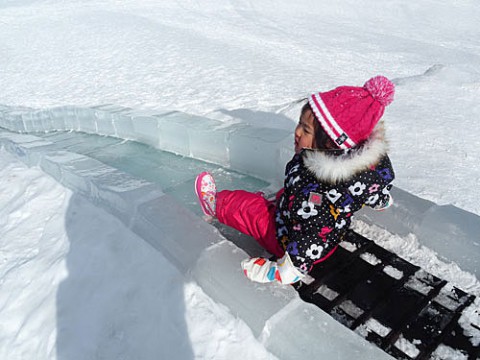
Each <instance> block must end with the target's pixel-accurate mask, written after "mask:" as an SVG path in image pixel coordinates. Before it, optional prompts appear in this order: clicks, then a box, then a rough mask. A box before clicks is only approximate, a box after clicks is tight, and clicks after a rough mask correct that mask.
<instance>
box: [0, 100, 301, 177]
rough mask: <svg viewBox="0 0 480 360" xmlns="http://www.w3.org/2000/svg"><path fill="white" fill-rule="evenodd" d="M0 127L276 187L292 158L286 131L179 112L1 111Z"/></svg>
mask: <svg viewBox="0 0 480 360" xmlns="http://www.w3.org/2000/svg"><path fill="white" fill-rule="evenodd" d="M0 127H3V128H5V129H9V130H12V131H15V132H19V133H34V132H49V131H56V130H58V131H61V130H67V131H70V130H72V131H81V132H85V133H89V134H99V135H108V136H113V137H118V138H122V139H130V140H136V141H139V142H142V143H145V144H148V145H151V146H153V147H155V148H158V149H161V150H165V151H170V152H173V153H175V154H179V155H182V156H188V157H192V158H195V159H199V160H204V161H207V162H211V163H214V164H218V165H221V166H223V167H227V168H232V169H235V170H237V171H239V172H242V173H245V174H248V175H252V176H255V177H258V178H260V179H264V180H266V181H269V182H271V183H273V184H276V185H277V186H281V179H282V178H283V169H284V166H285V163H286V162H287V161H288V160H289V159H290V158H291V156H292V155H293V150H292V149H293V136H292V134H291V133H289V132H287V131H285V130H282V129H271V128H268V129H266V128H258V127H253V126H250V125H247V124H238V123H229V124H227V123H224V122H221V121H218V120H213V119H208V118H204V117H199V116H192V115H188V114H185V113H180V112H175V111H174V112H163V113H159V112H148V111H136V110H132V109H127V108H121V107H117V106H111V105H104V106H97V107H93V108H79V107H73V106H65V107H58V108H52V109H46V110H33V109H25V108H16V109H11V108H8V107H0Z"/></svg>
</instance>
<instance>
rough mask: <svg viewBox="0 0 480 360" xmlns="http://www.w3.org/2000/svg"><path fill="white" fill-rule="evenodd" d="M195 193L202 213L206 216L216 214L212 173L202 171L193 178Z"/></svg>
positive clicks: (215, 193) (215, 194)
mask: <svg viewBox="0 0 480 360" xmlns="http://www.w3.org/2000/svg"><path fill="white" fill-rule="evenodd" d="M195 193H196V194H197V197H198V202H199V203H200V206H201V207H202V210H203V213H204V214H205V215H207V216H212V217H215V216H216V212H215V206H216V202H217V187H216V186H215V180H214V179H213V176H212V174H210V173H208V172H206V171H204V172H202V173H200V174H198V176H197V178H196V179H195Z"/></svg>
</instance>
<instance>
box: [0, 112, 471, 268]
mask: <svg viewBox="0 0 480 360" xmlns="http://www.w3.org/2000/svg"><path fill="white" fill-rule="evenodd" d="M0 127H3V128H6V129H9V130H12V131H16V132H20V133H30V132H45V131H52V130H73V131H81V132H86V133H92V134H101V135H109V136H114V137H118V138H122V139H132V140H137V141H140V142H143V143H145V144H148V145H151V146H153V147H155V148H158V149H161V150H166V151H170V152H173V153H176V154H179V155H183V156H188V157H192V158H196V159H201V160H205V161H208V162H211V163H214V164H218V165H221V166H223V167H227V168H231V169H235V170H237V171H239V172H242V173H246V174H249V175H253V176H255V177H258V178H260V179H263V180H266V181H268V182H270V183H271V184H272V187H273V188H278V187H280V186H281V185H282V179H283V170H284V166H285V163H286V162H287V161H288V160H290V158H291V156H292V154H293V152H292V143H293V139H292V134H290V133H287V132H286V131H285V130H281V129H270V128H269V129H264V128H258V127H253V126H249V125H246V124H225V123H223V122H220V121H216V120H213V119H208V118H203V117H198V116H191V115H188V114H184V113H180V112H163V113H159V112H146V111H136V110H132V109H126V108H121V107H117V106H110V105H105V106H98V107H93V108H79V107H72V106H66V107H58V108H53V109H46V110H33V109H28V108H10V107H5V106H4V107H2V106H0ZM393 195H394V197H395V203H394V205H393V207H391V208H390V209H389V210H388V211H385V212H380V213H375V212H373V211H369V210H366V211H363V212H362V213H360V214H359V216H358V217H359V218H361V219H363V220H365V221H366V222H368V223H374V224H377V225H380V226H383V227H384V228H386V229H387V230H388V231H390V232H392V233H396V234H400V235H405V234H408V233H414V234H415V235H416V236H417V237H418V239H419V241H420V243H421V244H423V245H425V246H427V247H428V248H430V249H432V250H435V251H436V252H438V253H439V255H441V256H443V257H444V258H446V259H449V260H451V261H454V262H456V263H457V264H459V265H460V267H461V268H462V269H464V270H466V271H469V272H471V273H474V274H476V276H477V277H480V236H479V235H478V234H480V217H479V216H477V215H475V214H472V213H469V212H466V211H463V210H461V209H459V208H456V207H454V206H450V205H449V206H438V205H436V204H434V203H431V202H429V201H426V200H423V199H420V198H418V197H416V196H414V195H412V194H409V193H407V192H405V191H402V190H401V189H398V188H394V190H393ZM452 244H454V246H452Z"/></svg>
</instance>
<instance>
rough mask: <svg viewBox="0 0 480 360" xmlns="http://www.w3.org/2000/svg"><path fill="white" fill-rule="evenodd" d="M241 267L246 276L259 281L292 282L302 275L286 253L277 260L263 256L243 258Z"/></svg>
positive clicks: (299, 278)
mask: <svg viewBox="0 0 480 360" xmlns="http://www.w3.org/2000/svg"><path fill="white" fill-rule="evenodd" d="M242 269H243V272H244V273H245V276H246V277H247V278H249V279H250V280H252V281H256V282H260V283H268V282H273V281H278V282H279V283H281V284H293V283H295V282H297V281H298V280H301V279H302V278H303V277H304V275H303V274H302V273H301V272H300V271H299V270H298V269H297V268H296V267H295V266H293V264H292V261H291V259H290V256H288V254H287V253H286V254H285V255H284V256H283V257H282V258H281V259H278V260H277V261H270V260H267V259H264V258H251V259H246V260H243V261H242Z"/></svg>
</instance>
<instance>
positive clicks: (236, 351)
mask: <svg viewBox="0 0 480 360" xmlns="http://www.w3.org/2000/svg"><path fill="white" fill-rule="evenodd" d="M478 19H480V5H479V4H477V3H476V2H475V1H468V0H467V1H462V2H459V1H454V0H449V1H444V2H442V3H441V4H440V3H438V2H436V1H429V0H422V1H418V2H415V3H409V4H406V3H404V2H401V1H396V2H389V3H388V4H386V3H385V4H383V3H382V4H381V5H379V3H378V2H375V1H373V0H362V1H353V0H352V1H344V2H341V3H333V4H330V3H329V4H322V3H319V2H315V1H308V0H303V1H297V2H295V4H292V3H290V2H287V1H281V2H278V1H262V2H250V1H240V0H231V1H226V0H224V1H221V0H210V1H205V2H201V3H199V2H197V1H193V0H186V1H175V0H168V1H167V0H165V1H161V2H159V1H152V0H142V1H115V0H97V1H87V0H76V1H75V0H71V1H53V0H45V1H42V0H37V1H35V0H24V1H13V0H0V54H1V56H0V79H1V91H0V105H8V106H30V107H34V108H46V107H52V106H60V105H81V106H93V105H99V104H116V105H121V106H127V107H131V108H134V109H156V110H181V111H184V112H186V113H190V114H197V115H202V116H209V117H212V118H217V119H220V120H222V121H237V122H247V123H252V124H256V125H264V126H267V127H273V128H282V129H293V126H294V122H295V121H296V117H297V116H298V109H299V107H298V105H295V106H294V105H290V104H291V102H292V101H295V100H297V99H299V98H302V97H305V96H306V95H308V94H309V93H310V92H313V91H315V90H326V89H330V88H332V87H334V86H337V85H345V84H348V85H362V84H363V82H364V81H365V80H367V79H368V78H369V77H371V76H373V75H376V74H378V73H381V74H384V75H386V76H388V77H390V78H392V79H394V80H395V82H396V83H397V95H396V100H395V102H394V103H393V104H392V105H391V106H390V107H389V108H388V109H387V116H386V117H385V119H386V122H387V124H386V126H387V131H388V136H389V137H390V139H391V152H390V153H391V158H392V161H393V163H394V166H395V169H396V173H397V181H396V184H397V186H398V187H400V188H401V189H403V190H405V191H408V192H409V193H411V194H414V195H416V196H418V197H420V198H423V199H426V200H430V201H433V202H434V203H436V204H439V205H443V204H452V205H455V206H456V207H458V208H460V209H463V210H466V211H469V212H471V213H473V214H476V215H480V205H479V203H478V199H479V198H480V188H479V187H478V184H477V183H478V179H479V178H480V167H478V165H477V156H476V154H477V151H478V147H479V145H480V140H479V139H480V136H478V135H479V132H480V130H479V128H478V118H479V117H480V105H479V103H478V98H479V95H480V65H479V64H480V61H479V60H480V41H479V40H478V39H480V27H478ZM0 182H1V185H2V186H1V189H2V192H1V194H0V212H1V216H0V225H1V229H0V239H1V240H0V243H1V245H0V254H1V264H0V289H1V292H0V310H1V312H0V314H1V315H0V316H1V321H0V323H1V324H2V325H0V354H1V358H5V359H7V358H8V359H29V358H33V357H35V356H36V357H38V358H42V359H47V358H48V359H50V358H62V357H68V358H84V357H83V356H81V355H80V354H88V355H90V356H91V357H92V358H105V357H106V358H110V359H111V358H117V357H119V356H120V355H121V356H123V357H124V358H136V357H137V355H138V358H145V359H149V358H154V355H153V354H155V356H157V354H158V358H161V357H162V356H161V355H162V354H166V355H172V352H171V351H172V349H175V351H177V350H178V351H185V352H184V353H182V354H178V358H191V357H197V358H214V357H215V356H217V358H230V359H236V358H238V359H240V358H245V357H246V356H251V357H253V358H268V357H270V356H271V355H270V354H268V353H267V352H266V350H265V349H264V348H263V347H262V345H260V344H259V343H258V342H257V340H256V339H255V338H254V337H253V336H252V334H251V332H250V330H249V329H248V327H246V326H245V324H244V323H242V322H241V321H240V320H238V319H236V318H235V317H233V316H232V315H231V314H230V313H229V312H228V309H225V308H223V307H222V306H221V305H218V304H216V303H215V302H214V301H212V299H210V298H208V296H207V295H205V294H204V293H203V292H202V290H201V288H199V287H198V286H197V285H196V284H195V283H188V282H187V283H185V282H184V281H185V280H184V279H182V278H181V276H180V275H179V274H178V273H177V272H176V270H175V268H174V267H173V266H171V265H170V264H169V263H168V262H167V261H166V260H165V259H164V258H163V257H162V256H161V254H158V253H152V252H151V251H149V248H148V246H146V245H142V241H141V240H140V239H137V238H136V237H135V236H134V235H133V234H131V233H129V232H128V231H125V229H124V228H123V227H122V224H121V223H119V222H118V221H116V219H114V218H113V217H111V216H110V215H108V214H106V213H103V212H102V211H101V210H98V209H96V208H95V207H93V206H92V205H90V204H89V203H88V202H86V201H85V200H84V199H82V198H81V197H79V196H78V195H75V194H72V193H71V192H70V191H68V190H66V189H64V188H63V187H61V186H59V185H58V184H56V183H55V182H54V181H53V180H51V179H50V178H48V177H47V176H45V175H42V174H41V173H40V171H39V170H38V169H28V168H25V167H24V166H23V165H22V164H20V163H18V162H17V161H16V160H14V159H13V158H12V157H11V156H10V155H8V154H7V153H6V152H0ZM5 189H6V190H5ZM67 225H68V226H67ZM75 228H82V229H84V228H89V229H91V231H92V232H93V233H95V235H96V236H97V237H99V236H101V237H102V238H104V239H105V241H104V242H102V243H99V242H96V241H95V239H94V237H92V236H85V237H82V238H78V236H77V235H76V233H75V232H74V231H73V232H72V229H75ZM67 229H68V231H67ZM365 231H376V230H375V229H373V230H371V229H369V230H365ZM378 231H380V230H378ZM376 234H377V235H378V234H379V233H378V232H377V233H376ZM379 237H380V238H382V239H386V240H385V244H384V245H385V246H386V247H388V246H389V244H390V245H391V244H395V242H396V241H398V238H395V237H389V236H379ZM76 240H77V241H76ZM407 240H408V239H407ZM400 241H405V238H401V239H400ZM472 241H477V242H478V241H479V239H478V238H477V239H472ZM407 243H408V241H407ZM393 246H395V245H393ZM402 246H404V244H401V245H398V246H395V248H396V249H399V248H401V247H402ZM415 246H417V245H413V248H415ZM415 249H418V246H417V248H415ZM427 250H428V249H427ZM399 251H400V250H399ZM411 252H412V247H410V248H409V247H408V246H406V250H405V254H408V253H411ZM415 252H417V250H415ZM422 258H424V257H419V259H417V260H418V261H421V260H422ZM105 259H108V260H106V261H105ZM412 261H413V260H412ZM435 261H436V260H435ZM120 265H125V267H120ZM435 266H436V265H435ZM119 268H120V269H121V271H120V272H119V270H118V269H119ZM440 269H441V270H439V271H447V274H448V276H449V277H451V278H453V280H454V281H457V283H460V284H461V285H462V286H463V287H467V288H468V289H467V290H469V291H471V292H473V293H475V294H477V295H478V294H479V293H478V280H477V279H475V278H473V279H472V278H471V277H470V276H469V275H468V274H466V275H465V274H462V273H461V270H460V272H458V273H457V272H455V271H453V272H451V271H450V270H443V268H441V266H440ZM92 278H94V279H95V281H94V282H93V283H92V282H91V279H92ZM87 280H88V281H87ZM449 280H451V279H450V278H449ZM79 283H80V284H84V283H85V284H86V287H84V288H82V287H79V286H77V285H76V284H79ZM79 289H81V290H79ZM155 297H157V298H158V304H160V305H159V306H154V305H155V304H154V303H153V302H151V301H149V300H151V299H152V298H155ZM113 299H115V301H114V303H115V306H118V308H116V307H115V306H112V305H111V304H112V302H113ZM119 299H120V300H119ZM147 299H149V300H148V301H147ZM179 299H182V301H178V300H179ZM119 301H121V302H120V303H119ZM137 307H140V308H146V309H148V311H145V312H144V313H136V312H135V309H136V308H137ZM119 308H122V309H131V312H130V313H125V314H121V316H119V315H120V314H119V312H118V311H116V309H119ZM99 318H100V320H99ZM72 321H73V322H76V324H79V323H80V324H81V325H82V327H81V328H82V329H84V331H82V335H84V336H87V337H86V338H85V339H82V340H80V339H79V337H78V336H76V335H77V334H75V333H72V332H71V331H69V330H71V329H72V328H70V329H69V325H70V324H71V323H72ZM164 322H165V323H166V324H168V325H165V326H162V327H158V323H162V324H163V323H164ZM170 325H171V326H170ZM172 328H173V329H175V330H173V331H172ZM76 329H78V328H76ZM152 331H154V332H155V331H157V332H158V334H157V335H158V336H155V337H148V336H146V335H148V334H151V332H152ZM178 334H180V336H178ZM206 334H208V336H206ZM27 339H28V340H29V341H26V340H27ZM32 339H36V341H35V340H32ZM125 339H128V341H126V340H125ZM136 339H144V341H143V342H142V345H141V346H138V341H135V340H136ZM182 346H183V347H182ZM162 351H166V353H162ZM33 354H35V355H33ZM85 357H88V356H85Z"/></svg>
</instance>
